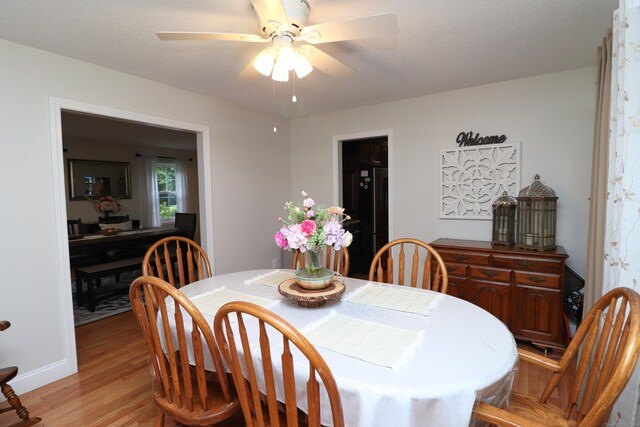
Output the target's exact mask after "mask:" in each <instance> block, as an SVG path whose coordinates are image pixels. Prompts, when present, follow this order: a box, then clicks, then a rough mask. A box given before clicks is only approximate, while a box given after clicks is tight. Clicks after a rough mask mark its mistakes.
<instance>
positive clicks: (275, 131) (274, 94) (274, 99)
mask: <svg viewBox="0 0 640 427" xmlns="http://www.w3.org/2000/svg"><path fill="white" fill-rule="evenodd" d="M271 87H272V88H273V133H277V132H278V128H277V127H276V81H275V80H271Z"/></svg>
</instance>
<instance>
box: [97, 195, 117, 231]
mask: <svg viewBox="0 0 640 427" xmlns="http://www.w3.org/2000/svg"><path fill="white" fill-rule="evenodd" d="M89 202H91V203H92V204H93V208H94V209H95V211H96V212H98V213H101V214H102V215H103V221H100V222H104V223H105V227H104V228H103V227H100V228H101V229H100V232H101V233H102V234H104V235H106V236H111V235H114V234H117V233H118V232H119V231H120V230H119V229H118V228H116V227H115V226H112V225H106V224H108V223H109V220H108V218H109V217H110V216H111V214H115V213H118V212H119V211H120V210H121V209H122V205H121V204H120V199H119V198H117V197H113V196H102V197H99V198H96V199H89Z"/></svg>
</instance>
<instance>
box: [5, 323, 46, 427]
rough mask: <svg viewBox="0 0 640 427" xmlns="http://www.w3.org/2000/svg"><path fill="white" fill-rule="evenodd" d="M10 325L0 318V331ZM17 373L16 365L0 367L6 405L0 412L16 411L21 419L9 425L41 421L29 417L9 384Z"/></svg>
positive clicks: (12, 426)
mask: <svg viewBox="0 0 640 427" xmlns="http://www.w3.org/2000/svg"><path fill="white" fill-rule="evenodd" d="M10 326H11V323H10V322H8V321H6V320H0V332H2V331H5V330H7V329H8V328H9V327H10ZM16 375H18V368H17V367H16V366H10V367H8V368H0V390H2V394H3V395H4V397H5V398H6V399H7V401H6V402H5V403H8V406H5V405H3V406H4V407H1V408H0V414H3V413H5V412H9V411H16V414H18V418H20V420H21V421H19V422H17V423H15V424H12V425H11V427H27V426H32V425H34V424H38V423H39V422H40V421H42V420H41V419H40V418H37V417H36V418H29V411H28V410H27V408H25V407H24V406H23V405H22V402H20V397H18V395H17V394H16V393H15V391H13V388H12V387H11V386H10V385H9V381H11V380H12V379H14V378H15V377H16Z"/></svg>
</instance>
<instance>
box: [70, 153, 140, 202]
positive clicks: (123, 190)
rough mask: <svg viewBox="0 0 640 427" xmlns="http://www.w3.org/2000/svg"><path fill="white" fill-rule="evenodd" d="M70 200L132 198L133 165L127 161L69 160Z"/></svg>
mask: <svg viewBox="0 0 640 427" xmlns="http://www.w3.org/2000/svg"><path fill="white" fill-rule="evenodd" d="M67 174H68V178H67V179H68V181H69V200H86V199H87V198H93V197H103V196H113V197H117V198H119V199H130V198H131V166H130V163H127V162H108V161H102V160H79V159H69V160H68V168H67Z"/></svg>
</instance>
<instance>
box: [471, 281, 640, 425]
mask: <svg viewBox="0 0 640 427" xmlns="http://www.w3.org/2000/svg"><path fill="white" fill-rule="evenodd" d="M639 316H640V295H638V294H637V293H636V292H635V291H633V290H631V289H629V288H615V289H613V290H612V291H610V292H608V293H607V294H606V295H604V296H603V297H602V298H600V300H598V302H596V304H595V305H594V306H593V308H592V309H591V310H590V311H589V313H588V314H587V316H586V317H585V318H584V319H583V320H582V323H580V326H579V327H578V330H577V331H576V334H575V336H574V337H573V338H572V339H571V342H570V343H569V346H568V347H567V350H566V351H565V352H564V354H563V355H562V358H561V359H560V361H555V360H552V359H549V358H547V357H544V356H541V355H538V354H535V353H532V352H530V351H527V350H524V349H518V354H519V356H520V359H521V360H525V361H527V362H529V363H532V364H535V365H539V366H541V367H543V368H546V369H548V370H549V371H550V373H551V375H550V377H549V380H548V382H547V384H546V387H545V389H544V391H543V392H542V395H541V396H540V397H539V398H536V397H533V396H527V395H523V394H520V393H515V392H514V393H512V394H511V397H510V399H509V406H508V407H507V408H504V409H501V408H497V407H494V406H491V405H489V404H486V403H479V404H477V405H476V406H475V408H474V416H475V418H476V419H477V420H479V421H486V422H489V423H492V424H495V425H499V426H512V427H513V426H579V427H595V426H601V425H604V424H605V423H606V421H607V419H608V418H609V415H610V413H611V409H612V407H613V404H614V403H615V402H616V399H617V398H618V396H619V395H620V393H622V390H623V389H624V387H625V385H626V384H627V382H628V381H629V378H631V375H632V374H633V371H634V369H635V366H636V362H637V361H638V352H639V351H640V318H639ZM570 367H575V375H574V377H573V382H572V384H571V385H570V391H569V395H568V396H567V398H566V399H565V400H566V402H565V403H564V405H563V407H562V408H559V407H556V406H554V405H552V404H551V403H549V402H548V400H549V397H550V396H551V394H552V393H553V392H554V391H555V390H556V389H557V387H558V384H559V383H560V381H561V379H562V378H563V377H564V376H565V375H567V373H568V372H570V371H572V369H569V368H570ZM569 375H571V374H569Z"/></svg>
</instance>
